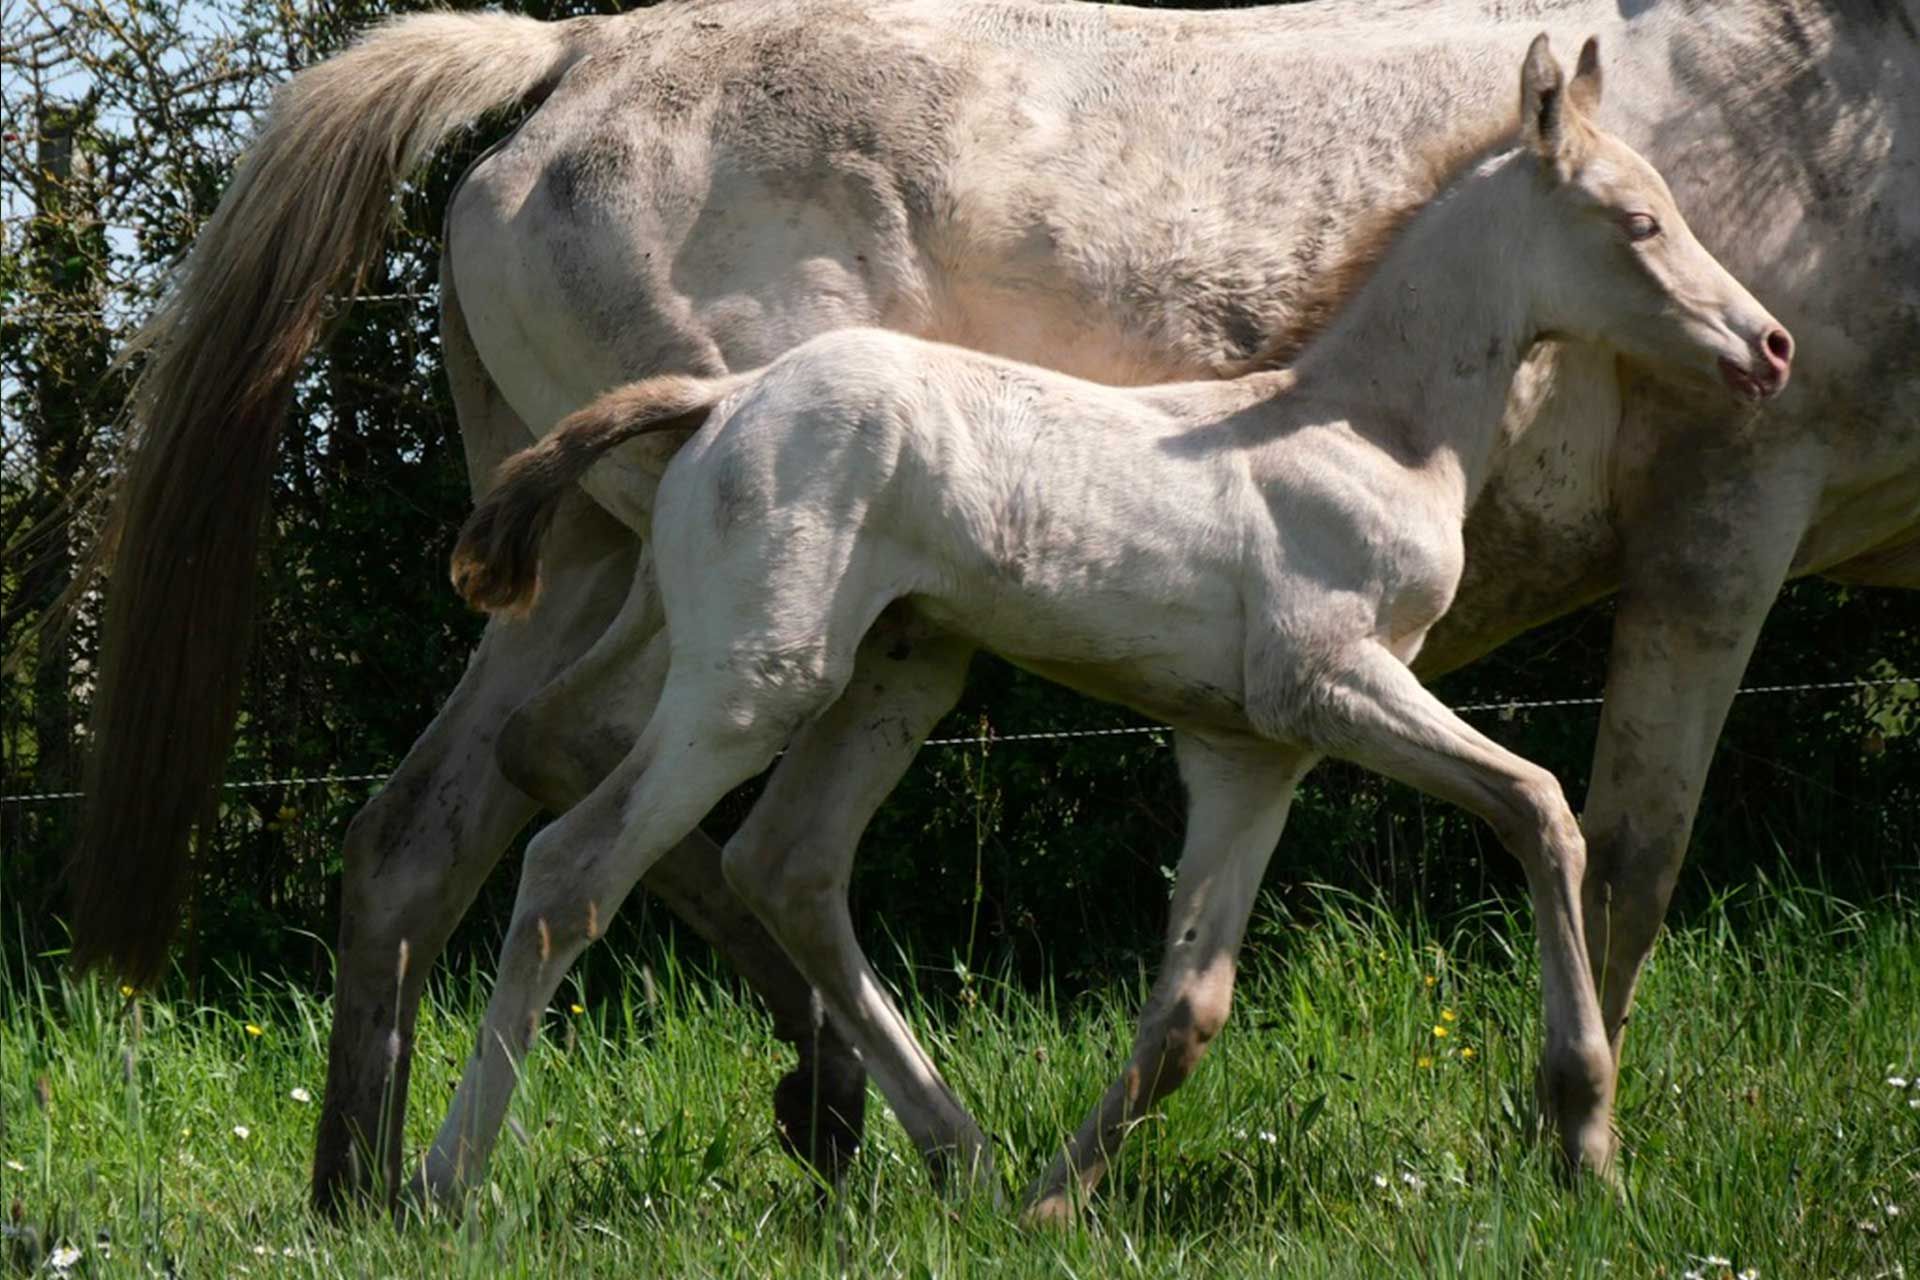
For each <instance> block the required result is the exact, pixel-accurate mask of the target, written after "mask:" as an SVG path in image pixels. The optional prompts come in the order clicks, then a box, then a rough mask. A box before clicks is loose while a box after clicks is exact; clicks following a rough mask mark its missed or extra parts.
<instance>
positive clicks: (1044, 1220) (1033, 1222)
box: [1020, 1191, 1076, 1231]
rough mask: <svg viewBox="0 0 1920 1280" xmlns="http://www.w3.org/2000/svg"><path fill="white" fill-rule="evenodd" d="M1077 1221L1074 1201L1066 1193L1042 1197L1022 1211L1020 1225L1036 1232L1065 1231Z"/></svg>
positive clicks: (1053, 1193) (1060, 1192) (1057, 1192)
mask: <svg viewBox="0 0 1920 1280" xmlns="http://www.w3.org/2000/svg"><path fill="white" fill-rule="evenodd" d="M1075 1219H1076V1215H1075V1213H1074V1211H1073V1204H1072V1201H1071V1200H1070V1199H1069V1198H1068V1196H1067V1194H1066V1192H1064V1191H1054V1192H1050V1193H1048V1194H1047V1195H1043V1196H1040V1197H1038V1198H1037V1199H1035V1200H1033V1201H1031V1202H1030V1203H1029V1204H1028V1205H1027V1207H1026V1208H1025V1209H1022V1210H1021V1211H1020V1225H1021V1226H1023V1227H1028V1228H1032V1229H1035V1230H1043V1231H1065V1230H1067V1229H1069V1228H1070V1227H1072V1226H1073V1224H1074V1222H1075Z"/></svg>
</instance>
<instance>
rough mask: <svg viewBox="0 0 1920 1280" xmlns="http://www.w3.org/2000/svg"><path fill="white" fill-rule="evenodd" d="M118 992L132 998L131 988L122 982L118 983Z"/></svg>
mask: <svg viewBox="0 0 1920 1280" xmlns="http://www.w3.org/2000/svg"><path fill="white" fill-rule="evenodd" d="M120 994H121V995H122V996H125V997H126V998H127V999H129V1000H131V999H132V998H133V988H132V987H130V986H128V985H127V984H126V983H124V982H123V983H121V984H120Z"/></svg>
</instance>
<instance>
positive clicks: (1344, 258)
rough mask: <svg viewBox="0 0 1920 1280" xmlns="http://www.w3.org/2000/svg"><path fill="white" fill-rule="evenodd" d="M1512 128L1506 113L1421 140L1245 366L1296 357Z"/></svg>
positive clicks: (1275, 365)
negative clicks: (1381, 198) (1406, 170)
mask: <svg viewBox="0 0 1920 1280" xmlns="http://www.w3.org/2000/svg"><path fill="white" fill-rule="evenodd" d="M1517 129H1518V124H1517V122H1516V121H1515V120H1514V119H1513V118H1512V117H1508V118H1506V119H1503V120H1500V121H1499V122H1497V123H1494V124H1488V125H1484V126H1481V127H1478V128H1474V129H1468V130H1461V131H1456V132H1454V133H1451V134H1449V135H1448V136H1447V137H1445V138H1443V139H1440V140H1438V141H1435V142H1430V143H1427V144H1424V145H1423V146H1422V147H1421V148H1420V150H1418V151H1417V152H1416V153H1415V155H1414V158H1413V173H1412V174H1411V175H1410V177H1411V182H1410V184H1409V185H1408V186H1407V187H1406V188H1404V195H1403V197H1402V198H1401V199H1399V200H1398V201H1395V202H1392V203H1388V204H1383V205H1380V206H1377V207H1375V208H1370V209H1368V210H1367V211H1365V212H1364V213H1362V214H1361V215H1360V217H1359V218H1358V220H1357V221H1356V222H1355V223H1354V224H1353V225H1352V226H1350V227H1349V228H1348V229H1347V232H1346V235H1345V236H1344V238H1343V240H1342V243H1341V245H1340V248H1339V249H1338V251H1337V252H1338V253H1339V256H1338V257H1337V258H1336V259H1334V261H1333V262H1331V263H1329V264H1327V265H1325V266H1323V267H1319V268H1317V269H1316V270H1315V271H1314V272H1313V273H1312V275H1311V276H1310V277H1309V278H1308V279H1307V280H1306V281H1305V282H1304V284H1303V290H1304V292H1303V293H1302V294H1301V296H1300V297H1299V298H1298V299H1297V300H1296V301H1295V303H1294V306H1293V316H1292V321H1291V323H1289V324H1288V325H1287V326H1286V328H1284V329H1282V330H1280V331H1279V332H1278V333H1276V334H1274V335H1273V338H1272V339H1271V341H1269V342H1268V344H1267V345H1266V347H1265V348H1263V349H1262V350H1261V352H1260V353H1259V354H1258V355H1256V356H1254V357H1253V359H1252V360H1251V361H1249V362H1248V366H1247V367H1248V368H1249V369H1280V368H1285V367H1286V366H1287V365H1290V364H1292V363H1293V362H1294V361H1295V360H1296V359H1298V358H1299V356H1300V353H1301V352H1302V351H1304V350H1306V348H1307V345H1308V344H1309V343H1311V342H1312V341H1313V340H1314V339H1315V338H1317V337H1318V336H1320V334H1321V333H1322V332H1324V331H1325V330H1326V327H1327V326H1328V325H1329V324H1330V323H1332V321H1333V318H1334V317H1335V316H1337V315H1339V314H1340V312H1341V310H1342V309H1343V308H1344V307H1345V306H1346V305H1347V303H1348V302H1350V301H1351V300H1352V299H1353V297H1354V296H1355V295H1356V294H1358V293H1359V292H1360V290H1361V288H1362V287H1363V286H1365V284H1366V283H1367V281H1368V280H1369V279H1370V278H1371V277H1372V275H1373V269H1374V268H1375V267H1377V266H1379V265H1380V260H1381V259H1382V258H1384V257H1385V256H1386V253H1387V250H1388V249H1389V248H1390V247H1391V246H1392V245H1393V242H1394V241H1395V240H1396V239H1398V238H1399V236H1400V233H1401V232H1402V231H1404V230H1406V228H1407V224H1408V223H1410V222H1412V221H1413V219H1414V217H1415V216H1416V215H1417V214H1419V213H1420V211H1421V210H1423V209H1425V208H1426V207H1427V206H1428V205H1430V204H1432V203H1433V201H1434V199H1435V198H1436V197H1438V196H1439V195H1440V193H1441V192H1443V191H1445V190H1446V189H1447V188H1448V187H1450V186H1452V185H1453V182H1454V180H1455V179H1456V178H1458V177H1459V176H1460V175H1461V174H1462V173H1465V172H1466V171H1467V170H1468V169H1471V168H1472V167H1473V166H1475V165H1477V164H1479V163H1480V162H1481V161H1482V160H1484V159H1485V158H1486V157H1487V156H1488V155H1490V154H1492V153H1493V152H1494V151H1496V150H1498V149H1500V148H1502V147H1505V146H1507V145H1509V144H1511V143H1512V142H1513V140H1514V137H1515V134H1516V131H1517Z"/></svg>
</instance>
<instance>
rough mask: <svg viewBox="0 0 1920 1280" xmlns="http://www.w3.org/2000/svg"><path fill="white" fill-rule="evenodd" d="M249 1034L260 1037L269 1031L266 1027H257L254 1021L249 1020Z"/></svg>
mask: <svg viewBox="0 0 1920 1280" xmlns="http://www.w3.org/2000/svg"><path fill="white" fill-rule="evenodd" d="M247 1034H248V1035H250V1036H255V1037H259V1036H263V1035H265V1034H267V1032H266V1028H265V1027H257V1026H255V1025H254V1024H253V1023H251V1022H249V1023H248V1024H247Z"/></svg>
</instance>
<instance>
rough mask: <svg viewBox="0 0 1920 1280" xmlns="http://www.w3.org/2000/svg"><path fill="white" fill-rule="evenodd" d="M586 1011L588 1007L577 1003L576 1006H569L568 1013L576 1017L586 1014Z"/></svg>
mask: <svg viewBox="0 0 1920 1280" xmlns="http://www.w3.org/2000/svg"><path fill="white" fill-rule="evenodd" d="M586 1011H587V1006H585V1005H583V1004H578V1003H576V1004H570V1005H568V1006H567V1012H569V1013H572V1014H575V1015H578V1014H582V1013H585V1012H586Z"/></svg>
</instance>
